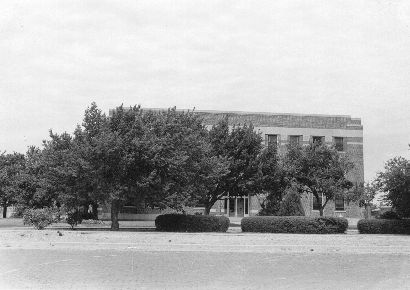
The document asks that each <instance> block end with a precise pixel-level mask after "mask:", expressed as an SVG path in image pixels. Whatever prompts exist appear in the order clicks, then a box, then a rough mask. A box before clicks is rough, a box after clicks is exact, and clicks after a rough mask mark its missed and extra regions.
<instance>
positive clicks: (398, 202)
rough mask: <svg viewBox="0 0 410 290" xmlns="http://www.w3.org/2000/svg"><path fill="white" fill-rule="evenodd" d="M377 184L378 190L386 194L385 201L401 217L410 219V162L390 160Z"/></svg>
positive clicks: (397, 159) (377, 178) (404, 159)
mask: <svg viewBox="0 0 410 290" xmlns="http://www.w3.org/2000/svg"><path fill="white" fill-rule="evenodd" d="M375 182H376V186H377V188H378V189H379V190H380V191H382V192H384V193H385V198H384V199H385V201H387V202H388V203H390V204H391V205H392V206H393V208H394V209H395V210H396V212H397V213H398V214H399V215H400V216H402V217H410V161H409V160H407V159H406V158H404V157H395V158H393V159H390V160H388V161H387V162H386V165H385V167H384V171H383V172H379V173H378V174H377V177H376V180H375Z"/></svg>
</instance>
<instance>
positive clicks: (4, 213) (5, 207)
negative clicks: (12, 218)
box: [3, 205, 7, 219]
mask: <svg viewBox="0 0 410 290" xmlns="http://www.w3.org/2000/svg"><path fill="white" fill-rule="evenodd" d="M6 217H7V205H3V218H4V219H5V218H6Z"/></svg>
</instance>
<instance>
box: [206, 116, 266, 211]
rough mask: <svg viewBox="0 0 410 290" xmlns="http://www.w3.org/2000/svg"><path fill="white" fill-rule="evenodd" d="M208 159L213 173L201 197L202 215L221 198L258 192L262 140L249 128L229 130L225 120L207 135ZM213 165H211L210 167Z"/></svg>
mask: <svg viewBox="0 0 410 290" xmlns="http://www.w3.org/2000/svg"><path fill="white" fill-rule="evenodd" d="M209 142H210V144H211V156H213V159H208V161H207V162H209V164H210V166H212V168H213V170H211V171H209V172H208V173H209V175H208V177H209V179H210V180H211V181H210V183H209V186H208V187H207V188H206V190H205V191H204V194H203V199H202V202H203V203H204V205H205V214H209V211H210V209H211V207H212V206H213V205H214V204H215V202H216V201H217V200H218V199H221V198H222V197H223V196H228V195H229V196H244V195H248V194H253V193H254V192H255V189H256V188H257V184H256V182H255V180H256V176H257V174H258V162H257V158H258V155H259V154H260V152H261V149H262V144H261V142H262V138H261V136H260V134H258V133H256V132H255V131H254V127H253V126H252V124H244V125H242V126H233V127H232V128H229V123H228V118H224V119H222V120H221V121H219V122H218V123H217V124H216V125H214V126H213V127H212V128H211V130H210V131H209ZM212 163H214V164H212Z"/></svg>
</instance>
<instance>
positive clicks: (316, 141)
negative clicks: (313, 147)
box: [312, 136, 325, 145]
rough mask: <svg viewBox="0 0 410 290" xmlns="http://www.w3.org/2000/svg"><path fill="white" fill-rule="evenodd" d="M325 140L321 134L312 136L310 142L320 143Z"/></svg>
mask: <svg viewBox="0 0 410 290" xmlns="http://www.w3.org/2000/svg"><path fill="white" fill-rule="evenodd" d="M324 142H325V137H323V136H312V143H313V144H317V145H321V144H323V143H324Z"/></svg>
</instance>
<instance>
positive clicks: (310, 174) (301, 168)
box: [285, 143, 353, 216]
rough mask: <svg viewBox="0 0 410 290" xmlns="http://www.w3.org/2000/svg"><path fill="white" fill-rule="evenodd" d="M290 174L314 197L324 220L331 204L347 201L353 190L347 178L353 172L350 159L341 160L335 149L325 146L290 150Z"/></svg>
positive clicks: (287, 156) (295, 147)
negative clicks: (349, 192) (332, 202)
mask: <svg viewBox="0 0 410 290" xmlns="http://www.w3.org/2000/svg"><path fill="white" fill-rule="evenodd" d="M285 160H286V163H287V164H289V166H288V169H287V170H288V172H289V173H288V174H289V175H290V176H292V177H293V178H294V180H295V181H296V182H297V183H298V184H299V185H300V188H301V190H304V191H306V192H308V193H311V194H313V196H314V197H315V198H316V199H317V200H322V198H323V199H324V200H323V201H322V203H321V204H320V205H319V206H320V208H319V213H320V216H323V210H324V208H325V207H326V204H327V203H328V201H329V200H333V199H335V198H336V197H345V196H346V195H347V193H348V190H349V189H350V188H351V187H352V186H353V184H352V182H351V181H349V180H348V179H347V178H346V175H347V172H348V171H350V170H351V169H352V168H353V163H351V162H350V161H349V160H348V159H347V158H346V157H343V156H341V155H340V154H339V153H338V152H337V151H336V150H335V149H334V148H333V147H329V146H327V145H325V144H323V145H321V144H316V143H314V144H310V145H308V146H303V147H301V146H289V148H288V150H287V154H286V157H285Z"/></svg>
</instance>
